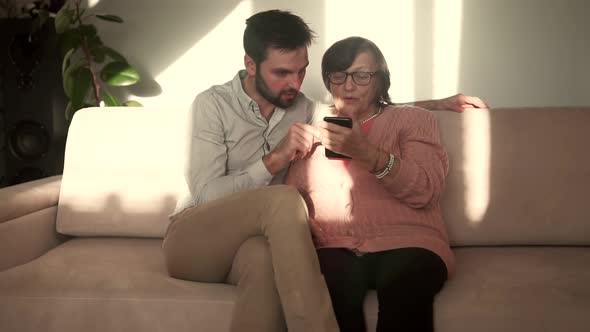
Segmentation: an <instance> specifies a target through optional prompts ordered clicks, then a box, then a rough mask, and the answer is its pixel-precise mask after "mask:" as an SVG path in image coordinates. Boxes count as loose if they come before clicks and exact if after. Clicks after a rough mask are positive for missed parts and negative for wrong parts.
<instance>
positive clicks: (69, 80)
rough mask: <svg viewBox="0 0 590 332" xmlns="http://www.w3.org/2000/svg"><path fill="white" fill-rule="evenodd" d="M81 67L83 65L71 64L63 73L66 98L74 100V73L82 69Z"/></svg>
mask: <svg viewBox="0 0 590 332" xmlns="http://www.w3.org/2000/svg"><path fill="white" fill-rule="evenodd" d="M81 66H82V65H81V64H71V65H69V66H66V69H65V71H64V73H63V87H64V92H65V93H66V96H68V98H72V91H73V90H74V84H75V79H74V73H75V72H76V71H77V70H78V69H80V67H81Z"/></svg>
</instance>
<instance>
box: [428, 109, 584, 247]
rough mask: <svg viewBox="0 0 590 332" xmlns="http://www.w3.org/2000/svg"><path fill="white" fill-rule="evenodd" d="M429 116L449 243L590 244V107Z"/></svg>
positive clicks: (438, 113)
mask: <svg viewBox="0 0 590 332" xmlns="http://www.w3.org/2000/svg"><path fill="white" fill-rule="evenodd" d="M435 114H436V116H437V118H438V121H439V126H440V130H441V137H442V141H443V144H444V145H445V147H446V149H447V151H448V154H449V160H450V170H449V174H448V176H447V179H446V190H445V193H444V195H443V197H442V202H441V203H442V207H443V213H444V217H445V222H446V224H447V227H448V232H449V238H450V240H451V244H452V245H455V246H468V245H527V244H529V245H551V244H553V245H590V227H588V220H590V209H587V208H586V204H587V197H588V194H587V193H588V187H589V186H590V153H588V150H589V148H588V146H587V145H588V143H589V142H590V131H589V130H588V123H590V107H585V108H567V107H559V108H558V107H554V108H551V107H549V108H498V109H491V110H479V109H470V110H467V111H465V112H464V113H463V114H458V113H453V112H436V113H435Z"/></svg>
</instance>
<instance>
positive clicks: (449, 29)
mask: <svg viewBox="0 0 590 332" xmlns="http://www.w3.org/2000/svg"><path fill="white" fill-rule="evenodd" d="M433 12H434V24H433V26H434V31H433V32H434V47H433V52H434V57H433V58H434V70H433V73H434V77H433V87H434V89H433V94H434V96H433V98H442V97H445V96H450V95H454V94H456V93H457V90H458V88H459V63H460V61H461V33H462V31H461V29H462V28H463V26H462V22H463V0H436V1H435V2H434V10H433Z"/></svg>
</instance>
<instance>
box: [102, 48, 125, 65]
mask: <svg viewBox="0 0 590 332" xmlns="http://www.w3.org/2000/svg"><path fill="white" fill-rule="evenodd" d="M103 48H104V50H105V54H106V55H107V56H109V57H110V58H111V59H113V60H115V61H119V62H125V63H128V62H127V59H125V57H124V56H123V55H122V54H121V53H119V52H117V51H115V50H114V49H112V48H110V47H108V46H104V47H103Z"/></svg>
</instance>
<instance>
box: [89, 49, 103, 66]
mask: <svg viewBox="0 0 590 332" xmlns="http://www.w3.org/2000/svg"><path fill="white" fill-rule="evenodd" d="M90 54H91V55H92V59H93V60H94V61H96V62H98V63H103V62H104V60H105V56H106V52H105V50H104V47H102V46H99V47H95V48H93V49H90Z"/></svg>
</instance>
